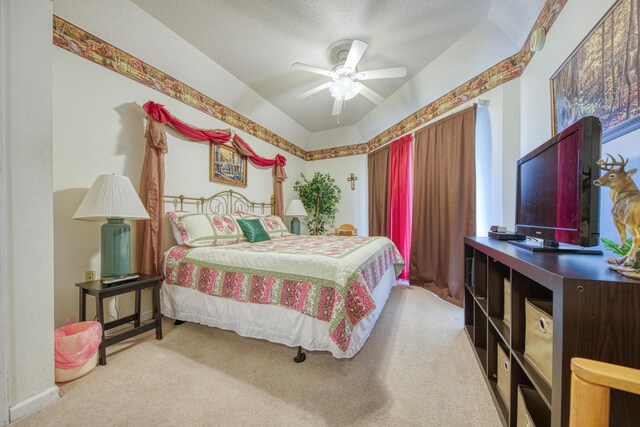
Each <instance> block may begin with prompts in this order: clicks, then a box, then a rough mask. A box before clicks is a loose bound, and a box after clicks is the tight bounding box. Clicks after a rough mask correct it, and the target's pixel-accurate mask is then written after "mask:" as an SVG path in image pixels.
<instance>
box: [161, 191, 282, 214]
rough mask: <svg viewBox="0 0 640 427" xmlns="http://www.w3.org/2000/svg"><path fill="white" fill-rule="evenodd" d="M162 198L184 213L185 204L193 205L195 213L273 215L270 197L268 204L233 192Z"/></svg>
mask: <svg viewBox="0 0 640 427" xmlns="http://www.w3.org/2000/svg"><path fill="white" fill-rule="evenodd" d="M163 197H164V201H165V203H171V202H173V204H174V209H176V210H180V211H184V207H185V204H191V205H195V209H196V212H202V213H214V214H231V213H234V212H236V211H245V212H252V213H256V214H271V213H273V205H274V198H273V196H271V202H270V203H266V202H252V201H250V200H249V199H247V198H246V197H244V196H243V195H242V194H240V193H238V192H236V191H233V190H226V191H221V192H219V193H216V194H214V195H213V196H209V197H187V196H184V195H182V194H181V195H179V196H170V195H165V196H163ZM267 209H268V211H267Z"/></svg>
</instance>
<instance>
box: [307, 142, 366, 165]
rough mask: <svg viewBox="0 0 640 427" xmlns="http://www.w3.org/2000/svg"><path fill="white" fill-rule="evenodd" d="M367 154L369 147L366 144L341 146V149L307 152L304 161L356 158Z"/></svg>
mask: <svg viewBox="0 0 640 427" xmlns="http://www.w3.org/2000/svg"><path fill="white" fill-rule="evenodd" d="M368 152H369V146H368V145H367V143H362V144H352V145H343V146H341V147H331V148H324V149H322V150H313V151H307V157H306V158H305V160H307V161H310V160H324V159H335V158H336V157H346V156H357V155H358V154H367V153H368Z"/></svg>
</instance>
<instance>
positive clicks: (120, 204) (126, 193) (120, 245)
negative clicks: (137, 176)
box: [73, 174, 149, 278]
mask: <svg viewBox="0 0 640 427" xmlns="http://www.w3.org/2000/svg"><path fill="white" fill-rule="evenodd" d="M125 218H130V219H149V214H148V213H147V210H146V209H145V208H144V206H143V205H142V201H141V200H140V197H139V196H138V193H136V190H135V189H134V188H133V185H131V181H129V178H127V177H126V176H122V175H115V174H113V175H98V177H97V178H96V180H95V181H94V182H93V185H92V186H91V188H90V189H89V192H88V193H87V195H86V196H84V199H83V200H82V203H80V206H79V207H78V210H77V211H76V214H75V215H74V216H73V219H81V220H87V221H99V220H104V219H106V220H107V222H106V223H105V224H103V225H102V228H101V230H100V242H101V252H100V261H101V266H100V275H101V276H102V278H109V277H121V276H126V275H127V274H129V273H130V272H131V238H130V227H129V224H126V223H125V222H124V219H125Z"/></svg>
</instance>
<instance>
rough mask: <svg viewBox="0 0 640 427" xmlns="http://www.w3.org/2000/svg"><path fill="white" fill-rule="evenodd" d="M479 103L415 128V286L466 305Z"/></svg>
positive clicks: (412, 275)
mask: <svg viewBox="0 0 640 427" xmlns="http://www.w3.org/2000/svg"><path fill="white" fill-rule="evenodd" d="M475 129H476V107H475V106H474V107H471V108H468V109H465V110H463V111H461V112H459V113H456V114H454V115H452V116H450V117H447V118H445V119H442V120H440V121H438V122H436V123H434V124H432V125H430V126H427V127H426V128H424V129H422V130H420V131H418V132H417V133H416V140H415V154H414V165H415V166H414V189H413V227H412V236H413V237H412V242H411V255H410V259H411V267H410V270H409V280H410V283H411V284H412V285H419V286H423V287H424V288H426V289H428V290H430V291H432V292H434V293H435V294H437V295H438V296H440V297H441V298H443V299H445V300H447V301H450V302H453V303H454V304H457V305H460V306H462V297H463V292H464V277H463V276H464V268H463V264H464V263H463V259H464V236H471V235H475V233H476V165H475V139H476V137H475V135H476V130H475Z"/></svg>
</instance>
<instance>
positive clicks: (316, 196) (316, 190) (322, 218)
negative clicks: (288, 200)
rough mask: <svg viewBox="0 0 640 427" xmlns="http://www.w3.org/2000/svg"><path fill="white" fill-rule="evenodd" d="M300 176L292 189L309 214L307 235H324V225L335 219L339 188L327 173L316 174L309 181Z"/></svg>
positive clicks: (339, 193)
mask: <svg viewBox="0 0 640 427" xmlns="http://www.w3.org/2000/svg"><path fill="white" fill-rule="evenodd" d="M300 176H302V181H296V182H295V184H294V185H293V189H294V190H295V191H296V192H297V193H298V194H299V195H300V201H302V204H303V205H304V208H305V209H306V210H307V213H308V214H309V217H308V219H307V227H308V228H309V234H311V235H319V234H324V232H325V231H326V229H325V226H324V225H325V223H326V222H327V221H328V220H334V219H336V212H337V210H338V202H340V195H341V192H340V188H338V186H337V185H336V184H335V180H334V179H333V178H331V175H329V174H328V173H326V174H322V173H320V172H316V173H314V174H313V178H311V180H310V181H309V180H307V178H306V177H305V176H304V174H300Z"/></svg>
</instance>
